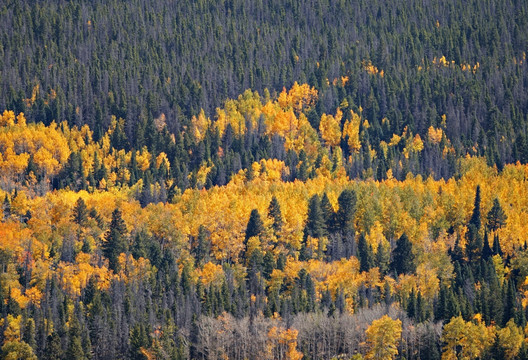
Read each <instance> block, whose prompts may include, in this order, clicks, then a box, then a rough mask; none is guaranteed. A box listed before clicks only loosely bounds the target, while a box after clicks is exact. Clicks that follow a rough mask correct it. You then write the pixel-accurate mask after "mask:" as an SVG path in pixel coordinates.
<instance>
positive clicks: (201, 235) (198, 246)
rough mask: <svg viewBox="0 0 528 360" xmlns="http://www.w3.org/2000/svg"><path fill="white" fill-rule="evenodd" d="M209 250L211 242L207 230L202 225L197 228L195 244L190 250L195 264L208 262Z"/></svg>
mask: <svg viewBox="0 0 528 360" xmlns="http://www.w3.org/2000/svg"><path fill="white" fill-rule="evenodd" d="M210 248H211V242H210V240H209V233H208V231H207V228H206V227H205V226H203V225H200V227H199V228H198V237H197V238H196V243H195V244H194V247H193V249H192V253H193V255H194V258H195V260H196V263H197V264H200V265H201V264H203V263H204V262H206V261H208V257H209V251H210Z"/></svg>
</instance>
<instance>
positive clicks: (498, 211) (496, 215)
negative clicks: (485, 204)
mask: <svg viewBox="0 0 528 360" xmlns="http://www.w3.org/2000/svg"><path fill="white" fill-rule="evenodd" d="M487 218H488V229H489V230H490V231H495V230H497V229H500V228H501V227H503V226H504V225H506V220H507V219H508V216H506V214H505V213H504V210H503V209H502V207H501V205H500V202H499V199H498V198H495V199H494V200H493V206H492V207H491V210H490V211H489V213H488V216H487Z"/></svg>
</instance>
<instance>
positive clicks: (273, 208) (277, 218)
mask: <svg viewBox="0 0 528 360" xmlns="http://www.w3.org/2000/svg"><path fill="white" fill-rule="evenodd" d="M268 217H269V218H270V219H271V220H273V223H272V227H273V231H274V232H275V235H277V234H278V233H279V232H280V231H281V230H282V224H283V220H282V212H281V208H280V204H279V201H278V200H277V198H276V197H275V196H273V197H272V198H271V202H270V204H269V207H268Z"/></svg>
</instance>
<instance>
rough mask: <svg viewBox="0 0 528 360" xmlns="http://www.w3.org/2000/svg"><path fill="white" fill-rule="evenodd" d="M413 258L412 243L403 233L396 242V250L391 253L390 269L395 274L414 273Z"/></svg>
mask: <svg viewBox="0 0 528 360" xmlns="http://www.w3.org/2000/svg"><path fill="white" fill-rule="evenodd" d="M414 259H415V256H414V254H413V251H412V243H411V242H410V241H409V238H408V237H407V235H406V234H405V233H403V234H402V236H400V238H399V239H398V240H397V241H396V248H394V251H393V252H392V263H391V269H392V270H393V271H395V272H396V274H398V275H399V274H411V273H413V272H415V271H416V264H415V260H414Z"/></svg>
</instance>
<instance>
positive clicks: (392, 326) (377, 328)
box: [365, 315, 402, 360]
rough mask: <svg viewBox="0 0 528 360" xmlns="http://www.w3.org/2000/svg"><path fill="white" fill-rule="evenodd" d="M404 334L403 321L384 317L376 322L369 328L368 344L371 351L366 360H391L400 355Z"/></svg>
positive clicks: (367, 332)
mask: <svg viewBox="0 0 528 360" xmlns="http://www.w3.org/2000/svg"><path fill="white" fill-rule="evenodd" d="M401 333H402V322H401V320H399V319H397V320H393V319H391V318H390V317H389V316H388V315H383V316H382V317H381V318H379V319H378V320H374V321H373V322H372V324H370V326H369V327H368V328H367V331H366V334H367V344H368V347H369V351H368V353H367V356H366V357H365V358H366V359H373V360H391V359H394V357H395V356H396V355H398V348H397V346H398V342H399V340H400V337H401Z"/></svg>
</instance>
